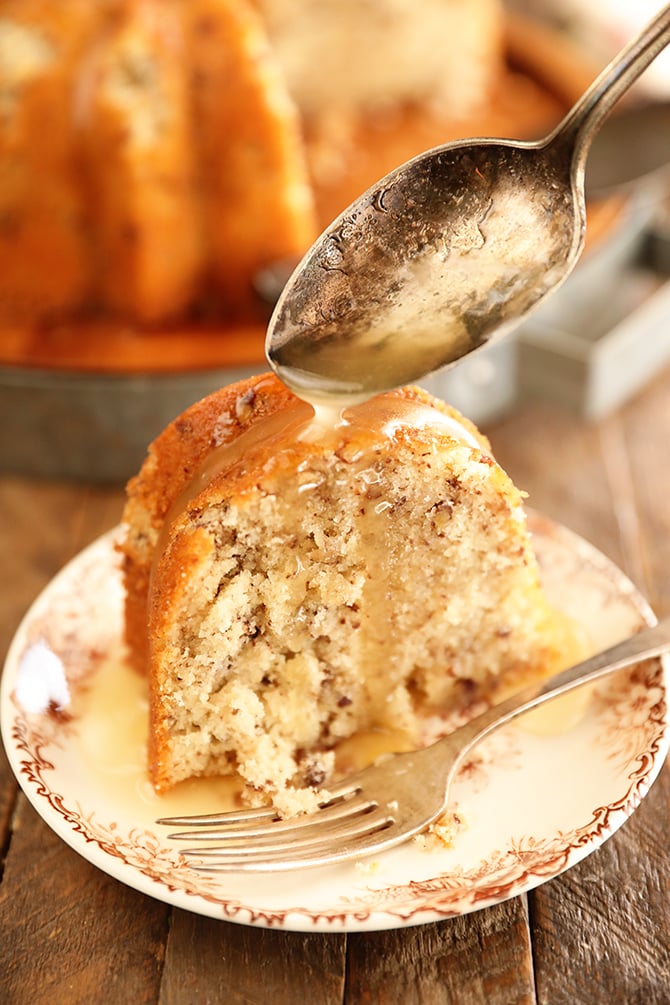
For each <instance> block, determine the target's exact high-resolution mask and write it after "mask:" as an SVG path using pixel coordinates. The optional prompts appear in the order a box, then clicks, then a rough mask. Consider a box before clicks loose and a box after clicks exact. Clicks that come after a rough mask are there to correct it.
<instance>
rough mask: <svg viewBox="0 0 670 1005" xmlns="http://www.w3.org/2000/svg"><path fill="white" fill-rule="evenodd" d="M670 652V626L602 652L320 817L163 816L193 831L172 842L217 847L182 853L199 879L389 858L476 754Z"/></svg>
mask: <svg viewBox="0 0 670 1005" xmlns="http://www.w3.org/2000/svg"><path fill="white" fill-rule="evenodd" d="M668 649H670V617H668V618H665V619H664V620H663V621H661V622H659V623H658V624H657V625H655V626H654V627H651V628H646V629H644V630H642V631H641V632H639V633H638V634H636V635H633V636H632V637H631V638H629V639H626V640H625V641H624V642H620V643H618V644H617V645H615V646H612V647H611V648H609V649H606V650H605V651H604V652H601V653H598V654H596V655H595V656H591V657H590V658H589V659H587V660H584V661H583V662H582V663H578V664H577V665H576V666H573V667H571V668H570V669H568V670H564V671H562V672H561V673H558V674H555V675H554V676H553V677H550V678H549V679H548V680H546V681H544V682H543V683H542V684H541V685H540V686H538V685H535V686H532V687H527V688H525V689H524V690H522V691H520V692H519V693H517V694H514V695H512V696H511V697H509V698H507V699H505V700H504V701H501V702H500V703H499V704H497V705H495V706H493V707H492V708H490V709H487V710H486V711H485V712H483V713H482V714H481V715H478V716H477V717H476V718H474V719H472V720H470V722H468V723H466V724H465V725H464V726H461V727H460V728H459V729H457V730H455V731H454V732H453V733H450V734H449V735H448V736H445V737H444V738H443V739H441V740H438V741H437V743H434V744H432V745H431V746H429V747H426V748H424V749H422V750H417V751H413V752H410V753H404V754H390V755H387V756H384V757H382V758H380V760H379V761H378V762H377V763H375V764H373V765H372V766H370V767H368V768H365V769H364V770H363V771H360V772H358V773H357V774H355V775H352V776H351V777H349V778H346V779H344V780H343V781H341V782H339V783H336V784H335V785H333V786H332V787H330V788H329V790H328V798H327V799H325V800H324V802H323V803H322V804H321V807H320V808H319V809H318V810H316V811H315V812H314V813H310V814H306V815H303V816H299V817H294V818H291V819H286V820H284V819H281V818H280V816H279V814H278V813H277V811H276V810H275V809H274V808H273V807H272V806H268V807H263V808H260V809H248V810H239V811H237V810H235V811H232V812H230V813H219V814H216V813H215V814H206V815H203V816H182V817H178V816H177V817H164V818H162V819H160V820H158V821H157V823H159V824H164V825H168V826H171V827H175V826H176V827H185V826H188V827H190V828H192V829H190V830H188V831H180V832H178V833H172V834H170V835H168V836H169V838H170V839H172V840H174V841H186V840H195V841H202V842H211V841H216V842H218V843H217V844H216V845H215V846H211V845H208V846H202V847H194V848H185V849H183V850H182V852H181V854H182V855H184V856H185V857H186V858H187V859H189V860H191V859H192V860H193V861H192V862H191V865H192V868H193V869H197V870H198V871H201V872H208V873H209V872H273V871H284V870H287V869H304V868H307V867H309V866H318V865H330V864H332V863H334V862H342V861H344V860H346V859H352V858H362V857H364V856H368V855H372V854H376V853H379V852H383V851H385V850H386V849H388V848H392V847H393V846H394V845H397V844H400V842H402V841H406V840H407V839H408V838H410V837H412V836H413V835H415V834H418V833H419V832H420V831H422V830H424V829H425V828H426V827H428V826H429V825H430V824H431V823H433V822H434V821H435V820H437V819H438V818H439V817H440V816H441V815H442V813H444V811H445V809H446V807H447V803H448V800H449V788H450V785H451V782H452V780H453V778H454V775H455V773H456V771H457V770H458V768H459V766H460V765H461V764H462V762H463V760H464V758H465V757H466V756H467V755H468V754H469V753H470V751H471V750H472V748H473V747H474V746H475V745H476V744H477V743H479V742H480V740H483V739H484V737H486V736H489V735H490V734H491V733H492V732H493V731H494V730H496V729H498V728H499V727H500V726H502V725H503V724H504V723H507V722H510V721H511V720H512V719H515V718H516V717H517V716H518V715H521V713H523V712H527V711H529V710H530V709H532V708H535V707H536V706H538V705H541V704H543V703H544V702H546V701H549V700H551V699H553V698H556V697H558V696H559V695H561V694H565V693H566V692H567V691H571V690H572V689H573V688H576V687H580V686H581V685H583V684H587V683H589V682H591V681H595V680H598V678H600V677H604V676H606V675H607V674H610V673H613V672H614V671H616V670H621V669H622V668H623V667H627V666H630V665H631V664H633V663H637V662H639V661H641V660H643V659H647V658H649V657H652V656H658V655H660V654H661V653H663V652H665V651H666V650H668Z"/></svg>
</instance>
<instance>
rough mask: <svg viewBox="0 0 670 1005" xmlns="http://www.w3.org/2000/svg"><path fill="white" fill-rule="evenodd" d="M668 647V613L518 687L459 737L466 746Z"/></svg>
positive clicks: (478, 718) (669, 645)
mask: <svg viewBox="0 0 670 1005" xmlns="http://www.w3.org/2000/svg"><path fill="white" fill-rule="evenodd" d="M668 650H670V617H667V618H664V619H663V620H662V621H659V622H658V624H656V625H653V626H652V627H651V628H645V629H643V630H642V631H641V632H638V633H637V634H636V635H633V636H631V637H630V638H628V639H625V640H624V641H623V642H619V643H617V644H616V645H614V646H611V647H610V648H609V649H605V650H603V652H599V653H596V654H595V655H594V656H590V657H589V658H588V659H585V660H583V661H582V662H581V663H577V664H576V665H575V666H572V667H569V668H568V669H567V670H562V671H561V672H560V673H557V674H554V675H553V676H552V677H549V678H548V679H547V680H545V681H544V682H543V683H542V684H541V685H539V687H538V686H537V685H530V686H529V687H526V688H524V689H523V690H522V691H518V692H517V693H516V694H513V695H511V696H510V697H509V698H505V699H504V700H503V701H501V702H499V703H498V704H497V705H492V706H491V708H489V709H487V710H486V711H485V712H482V713H481V715H478V716H476V717H475V718H474V719H471V720H470V722H468V723H466V724H465V725H464V726H462V727H461V728H460V729H459V730H458V732H459V739H461V740H462V742H463V744H464V747H465V749H466V750H469V749H470V748H471V747H472V746H474V744H475V743H478V742H479V741H480V740H482V739H483V738H484V737H485V736H487V735H488V734H489V733H492V732H493V731H494V730H495V729H497V728H498V726H502V725H504V724H505V723H507V722H510V721H511V720H512V719H516V717H517V716H518V715H522V714H523V713H524V712H529V711H530V710H531V709H533V708H536V707H537V706H538V705H542V704H544V702H546V701H550V700H551V699H552V698H557V697H558V696H559V695H561V694H566V693H567V692H568V691H572V690H574V689H575V688H577V687H581V686H582V685H583V684H588V683H591V682H593V681H596V680H599V679H600V678H601V677H606V676H607V675H608V674H611V673H614V672H615V671H616V670H622V669H623V668H624V667H627V666H630V665H631V664H632V663H638V662H640V661H641V660H644V659H649V658H650V657H652V656H660V655H661V653H664V652H667V651H668Z"/></svg>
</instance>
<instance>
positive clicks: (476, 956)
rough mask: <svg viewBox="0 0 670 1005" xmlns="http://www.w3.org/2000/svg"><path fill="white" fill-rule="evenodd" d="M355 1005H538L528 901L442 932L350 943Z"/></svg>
mask: <svg viewBox="0 0 670 1005" xmlns="http://www.w3.org/2000/svg"><path fill="white" fill-rule="evenodd" d="M345 1000H346V1001H347V1002H351V1003H359V1002H360V1003H363V1002H364V1003H365V1005H398V1003H400V1002H402V1005H509V1003H511V1002H514V1003H517V1005H531V1003H534V1002H535V991H534V984H533V966H532V958H531V940H530V931H529V928H528V916H527V911H526V899H525V897H517V898H516V899H515V900H512V901H509V902H507V903H506V904H500V905H498V906H496V907H492V908H490V909H489V910H487V911H479V912H477V913H476V914H471V915H467V916H465V917H463V918H454V919H450V920H448V921H444V922H441V923H439V924H436V925H424V926H420V927H417V928H411V929H408V930H405V931H403V930H399V931H398V930H392V931H389V932H371V933H364V934H356V935H350V936H349V950H348V966H347V994H346V999H345Z"/></svg>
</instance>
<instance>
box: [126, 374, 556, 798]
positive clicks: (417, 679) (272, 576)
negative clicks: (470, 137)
mask: <svg viewBox="0 0 670 1005" xmlns="http://www.w3.org/2000/svg"><path fill="white" fill-rule="evenodd" d="M274 406H276V407H274ZM344 418H345V421H344V422H342V423H339V424H337V425H335V426H332V425H331V426H328V425H319V423H318V422H315V420H314V418H313V412H312V410H311V408H310V407H309V406H307V405H305V404H303V403H298V402H297V400H296V399H293V398H292V397H291V396H290V395H289V394H288V393H287V392H286V391H284V390H283V389H282V388H281V385H280V384H279V383H278V382H277V381H276V380H275V379H274V378H272V377H262V378H256V379H254V380H251V381H247V382H244V383H243V384H241V385H237V386H234V387H232V388H229V389H227V390H226V391H224V392H221V393H220V394H219V395H217V396H214V398H213V399H210V400H208V401H207V402H205V403H200V405H198V406H196V407H195V409H194V410H189V412H187V413H186V414H185V415H184V416H182V417H181V419H179V420H177V422H176V423H175V424H174V425H173V426H172V427H171V428H170V429H169V430H168V431H166V433H164V434H163V435H162V437H161V438H159V440H158V441H157V443H156V444H154V446H153V448H152V451H151V454H150V457H149V460H148V461H147V465H145V468H144V469H143V471H142V472H141V473H140V475H139V477H138V479H137V480H136V481H135V482H134V483H132V484H131V487H130V500H129V503H128V509H127V512H126V521H127V525H128V533H127V538H126V543H125V545H124V549H125V551H126V581H127V584H128V587H129V590H128V628H129V639H130V642H131V645H132V646H133V647H134V648H135V651H136V652H137V649H138V636H139V626H140V623H141V621H142V619H144V621H145V624H146V625H148V637H149V653H148V667H149V679H150V690H151V771H152V778H153V781H154V784H155V786H156V787H157V789H159V790H164V789H167V788H169V787H170V786H171V785H173V784H174V783H175V782H177V781H180V780H182V779H185V778H189V777H192V776H198V775H208V774H222V773H229V772H231V771H237V772H239V774H240V775H241V776H242V778H243V779H244V780H245V781H246V783H247V786H248V789H249V792H252V793H256V794H260V795H259V798H265V797H267V796H271V797H272V798H274V799H275V800H276V801H279V803H280V804H281V805H282V806H283V808H284V809H285V811H286V812H294V811H295V810H296V809H300V808H302V807H304V806H305V805H309V801H310V798H313V797H311V795H310V791H311V788H312V787H313V786H314V785H317V784H320V783H322V782H323V781H325V780H327V778H328V776H329V774H330V773H331V771H332V767H333V753H332V751H333V748H334V747H336V746H337V744H338V743H339V742H340V741H342V740H343V739H345V738H347V737H349V736H351V735H352V734H354V733H356V732H358V731H361V730H370V729H379V730H393V731H397V730H401V731H403V732H404V733H405V734H406V735H408V736H409V737H410V738H411V740H412V742H419V741H420V738H421V728H422V722H423V720H424V718H425V716H426V715H428V714H432V713H435V712H437V713H440V712H444V711H449V710H452V711H453V710H454V709H455V708H459V707H462V706H463V705H465V704H468V703H470V702H472V701H474V700H476V699H478V698H490V696H491V695H492V694H493V693H494V692H495V691H496V689H498V688H499V687H501V686H510V685H512V684H514V683H515V682H518V681H519V680H522V679H525V678H526V677H528V676H533V675H536V674H539V673H542V672H544V671H546V670H547V669H549V668H551V666H552V665H553V661H554V660H555V658H556V649H555V639H554V635H553V630H552V618H553V615H552V612H551V611H550V609H549V607H548V605H547V602H546V600H545V598H544V595H543V593H542V590H541V587H540V584H539V575H538V569H537V566H536V562H535V559H534V556H533V553H532V550H531V546H530V541H529V539H528V536H527V533H526V530H525V525H524V518H523V511H522V508H521V495H520V493H519V492H518V491H517V489H516V488H515V487H514V486H513V485H512V483H511V481H510V480H509V478H508V476H507V475H506V474H505V473H504V472H503V471H502V469H501V468H500V467H499V466H498V465H497V464H496V463H495V462H494V461H493V460H492V458H491V456H490V452H489V448H488V444H487V442H486V440H485V439H484V438H483V437H482V436H480V435H479V434H478V433H477V432H476V431H475V430H474V428H473V427H472V426H471V425H470V424H469V423H467V422H466V421H465V420H462V419H461V418H460V417H457V416H456V415H455V413H454V412H453V411H452V410H450V409H449V408H448V407H447V406H445V405H444V404H442V403H440V402H437V401H435V400H434V399H432V398H431V397H430V396H428V395H426V394H425V393H424V392H421V391H419V390H418V389H416V388H405V389H402V390H399V391H395V392H391V393H389V394H387V395H383V396H380V397H379V398H376V399H372V401H371V402H369V403H366V404H365V405H363V406H358V407H357V408H356V409H351V410H349V411H348V412H346V413H344ZM196 429H197V430H198V432H197V433H196V434H194V430H196ZM215 431H217V432H215ZM214 443H218V444H219V446H217V447H212V444H214ZM191 448H192V449H191ZM186 457H188V459H189V471H188V473H186V472H185V471H184V468H183V461H184V459H185V458H186ZM170 472H171V473H172V474H173V475H174V483H172V482H171V481H170ZM140 527H142V528H143V529H142V532H141V533H138V531H139V529H140ZM149 579H150V580H151V589H150V595H149V596H148V606H146V605H144V606H143V598H145V597H147V588H148V584H149ZM133 581H134V582H135V586H136V588H135V589H133ZM133 608H135V613H134V614H133Z"/></svg>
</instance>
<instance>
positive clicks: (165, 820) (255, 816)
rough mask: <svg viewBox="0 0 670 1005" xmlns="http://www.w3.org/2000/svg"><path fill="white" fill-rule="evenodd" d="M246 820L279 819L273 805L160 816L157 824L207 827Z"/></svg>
mask: <svg viewBox="0 0 670 1005" xmlns="http://www.w3.org/2000/svg"><path fill="white" fill-rule="evenodd" d="M247 820H249V821H252V822H259V823H260V822H261V821H263V820H264V821H265V822H266V823H267V822H268V821H272V820H279V814H278V812H277V810H276V809H275V808H274V806H258V807H255V808H254V809H240V810H230V811H229V812H227V813H202V814H200V815H197V816H191V815H190V814H185V815H184V816H174V817H161V818H160V819H159V820H157V821H156V823H157V824H165V825H166V826H167V827H188V826H191V825H192V826H193V827H207V826H208V825H209V824H217V823H220V822H221V823H222V822H224V821H225V822H227V821H230V822H231V824H232V823H235V824H236V823H244V822H246V821H247Z"/></svg>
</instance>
